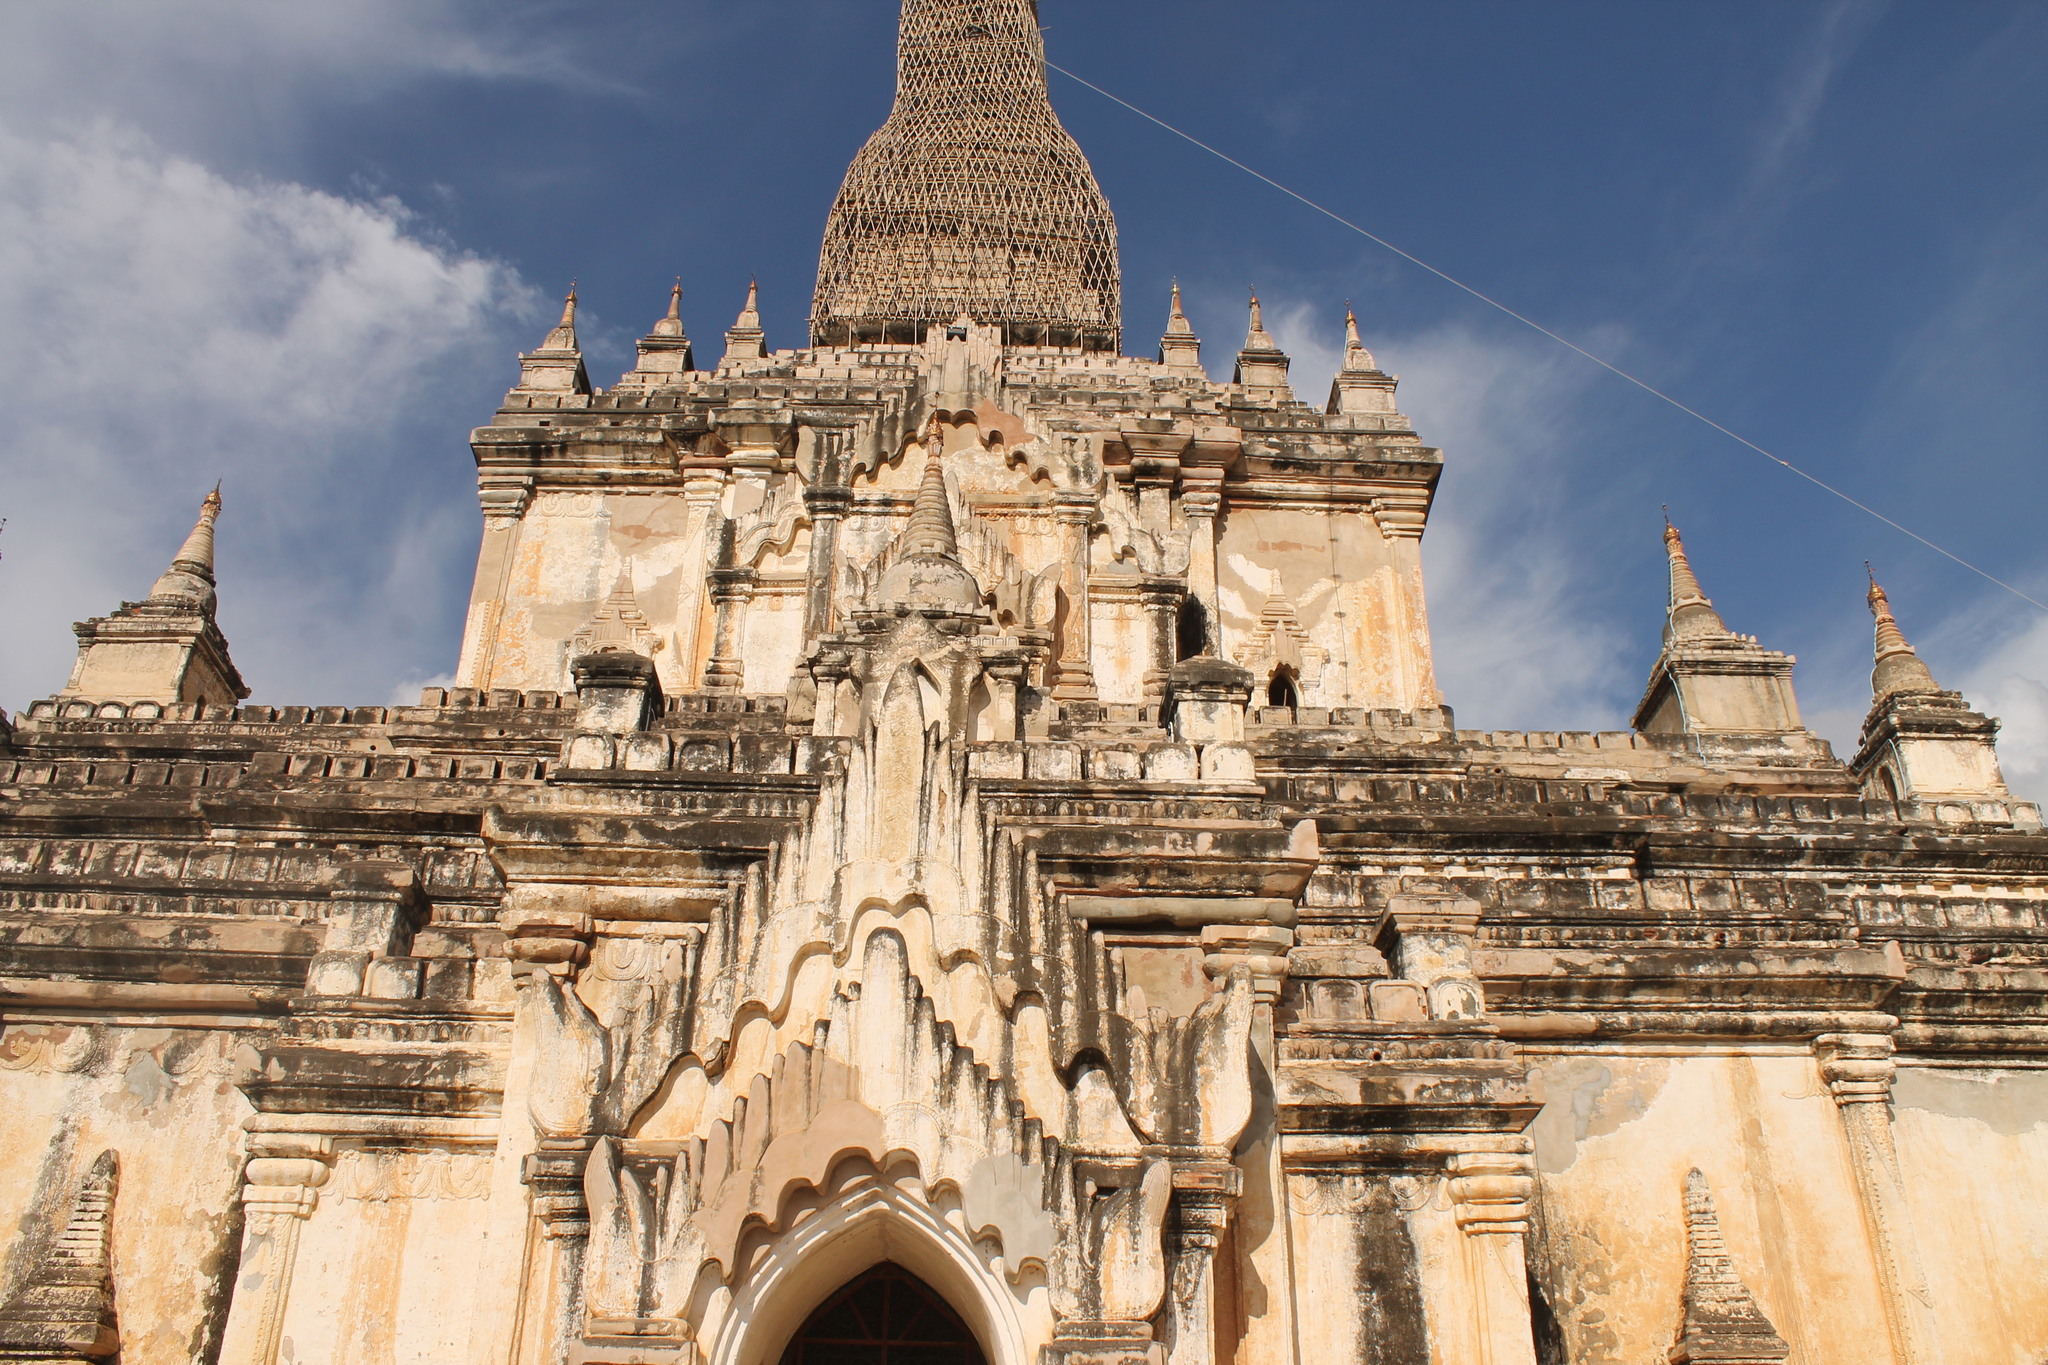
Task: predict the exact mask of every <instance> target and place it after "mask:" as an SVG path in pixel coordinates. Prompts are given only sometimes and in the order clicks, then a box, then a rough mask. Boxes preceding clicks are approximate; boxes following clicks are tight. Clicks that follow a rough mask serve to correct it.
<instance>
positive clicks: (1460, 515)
mask: <svg viewBox="0 0 2048 1365" xmlns="http://www.w3.org/2000/svg"><path fill="white" fill-rule="evenodd" d="M1267 322H1268V326H1269V328H1271V330H1272V331H1273V333H1274V336H1275V338H1276V339H1277V340H1278V341H1279V343H1280V344H1281V346H1282V347H1283V348H1285V349H1286V350H1287V351H1288V352H1289V353H1290V354H1292V355H1293V356H1294V358H1295V369H1294V378H1295V391H1296V392H1297V393H1298V394H1299V395H1300V396H1301V397H1303V398H1305V399H1308V400H1310V401H1319V400H1320V399H1321V398H1322V396H1323V394H1324V393H1325V392H1326V391H1327V386H1328V384H1329V380H1330V376H1331V375H1332V374H1334V373H1335V372H1336V369H1337V366H1338V365H1339V363H1340V362H1341V360H1342V352H1341V348H1340V343H1341V341H1342V337H1343V331H1342V324H1341V321H1339V320H1337V319H1335V318H1333V317H1331V316H1327V315H1322V314H1318V313H1317V312H1316V311H1315V310H1314V309H1313V308H1311V307H1309V306H1307V305H1303V304H1299V303H1295V302H1292V301H1287V300H1275V301H1274V303H1273V304H1272V305H1271V306H1269V308H1268V310H1267ZM1601 340H1602V342H1603V344H1605V345H1607V346H1609V347H1610V348H1611V349H1618V348H1620V346H1621V343H1622V341H1623V338H1621V337H1619V336H1613V335H1608V336H1603V337H1602V338H1601ZM1372 344H1373V349H1374V352H1375V355H1376V356H1377V358H1378V359H1379V360H1380V363H1381V365H1382V366H1383V367H1384V368H1386V369H1388V370H1390V371H1395V372H1398V373H1399V374H1400V375H1401V378H1402V385H1401V391H1400V399H1401V406H1402V409H1403V411H1405V412H1407V413H1408V414H1409V416H1411V417H1412V418H1414V419H1415V421H1416V424H1417V427H1418V429H1419V430H1421V432H1422V433H1423V436H1424V439H1425V440H1427V441H1429V442H1430V444H1432V445H1437V446H1441V447H1442V448H1443V449H1444V452H1445V472H1444V478H1443V486H1442V490H1441V493H1440V495H1439V497H1438V499H1437V503H1436V507H1435V509H1434V510H1433V511H1432V513H1431V515H1430V526H1429V534H1428V536H1427V538H1426V539H1425V540H1424V541H1423V561H1424V565H1425V568H1426V572H1427V582H1428V590H1429V610H1430V624H1431V630H1432V635H1433V637H1434V641H1435V651H1436V663H1437V679H1438V683H1439V685H1440V686H1441V687H1442V689H1443V692H1444V696H1445V699H1446V700H1447V701H1449V702H1450V704H1451V705H1452V706H1453V707H1454V708H1455V709H1456V710H1457V712H1458V716H1459V722H1460V723H1461V724H1464V725H1468V726H1479V727H1485V728H1512V727H1518V726H1519V727H1530V728H1541V729H1553V730H1555V729H1603V728H1610V729H1611V728H1617V727H1625V726H1626V724H1627V720H1628V711H1627V708H1628V707H1629V706H1630V705H1631V704H1632V703H1633V702H1634V700H1635V697H1634V695H1633V693H1634V689H1635V687H1636V684H1637V681H1638V680H1637V679H1635V678H1634V677H1633V676H1632V675H1631V674H1630V672H1629V671H1628V667H1627V663H1626V661H1627V659H1628V658H1629V657H1630V651H1629V649H1628V645H1629V643H1630V638H1629V634H1628V628H1627V626H1626V625H1625V624H1624V623H1620V622H1617V621H1615V620H1613V619H1612V618H1610V617H1609V616H1607V615H1606V614H1605V613H1604V611H1603V605H1602V604H1601V603H1600V602H1599V601H1597V600H1596V595H1595V594H1591V593H1589V592H1588V588H1589V586H1590V585H1591V584H1593V583H1594V582H1596V581H1597V580H1598V579H1599V578H1601V577H1602V576H1603V568H1602V561H1603V560H1605V559H1607V558H1608V556H1609V553H1610V551H1611V547H1609V546H1606V545H1603V544H1596V543H1591V542H1589V541H1588V539H1587V538H1586V537H1585V536H1584V535H1583V534H1581V533H1579V532H1577V531H1576V530H1575V529H1574V528H1575V527H1576V526H1577V525H1578V524H1579V523H1580V522H1581V521H1582V520H1583V516H1582V515H1581V516H1579V517H1567V516H1562V515H1559V513H1560V512H1561V511H1562V510H1563V507H1564V504H1565V501H1566V500H1567V498H1570V497H1574V496H1582V495H1581V494H1578V493H1575V492H1574V491H1571V490H1569V489H1568V484H1570V483H1571V475H1572V472H1573V471H1572V468H1571V462H1572V459H1573V456H1574V452H1575V451H1576V450H1577V448H1578V447H1577V443H1575V442H1574V441H1573V439H1572V431H1573V429H1574V427H1575V426H1576V425H1578V424H1580V423H1581V422H1583V421H1584V420H1587V418H1586V415H1585V412H1584V404H1585V402H1586V399H1587V396H1588V395H1587V385H1588V383H1589V382H1590V381H1591V379H1592V376H1591V374H1590V373H1589V372H1588V371H1586V370H1585V369H1584V367H1582V366H1578V365H1575V364H1573V363H1572V362H1571V361H1570V359H1569V358H1568V357H1566V356H1564V355H1562V354H1560V353H1559V352H1558V351H1557V349H1556V348H1555V347H1554V346H1551V345H1550V344H1548V343H1546V342H1543V341H1541V340H1540V339H1531V340H1528V341H1523V340H1521V339H1520V338H1514V339H1503V338H1501V337H1497V336H1485V335H1481V334H1479V333H1476V332H1473V331H1470V330H1467V329H1463V328H1445V329H1437V330H1431V331H1427V332H1423V333H1419V334H1414V335H1410V336H1392V337H1381V338H1375V339H1374V340H1373V343H1372Z"/></svg>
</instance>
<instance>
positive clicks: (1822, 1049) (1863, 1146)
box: [1813, 1033, 1942, 1365]
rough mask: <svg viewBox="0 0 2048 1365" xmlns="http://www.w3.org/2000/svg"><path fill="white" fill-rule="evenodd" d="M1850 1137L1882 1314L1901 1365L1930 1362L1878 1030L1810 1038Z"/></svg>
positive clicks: (1924, 1302) (1932, 1352) (1932, 1340)
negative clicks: (1882, 1302) (1874, 1256)
mask: <svg viewBox="0 0 2048 1365" xmlns="http://www.w3.org/2000/svg"><path fill="white" fill-rule="evenodd" d="M1813 1048H1814V1054H1815V1055H1816V1056H1817V1057H1818V1058H1819V1059H1820V1074H1821V1079H1822V1080H1824V1081H1826V1082H1827V1086H1828V1091H1829V1093H1830V1094H1832V1095H1833V1096H1834V1099H1835V1106H1836V1108H1837V1109H1838V1110H1839V1112H1840V1113H1841V1115H1842V1131H1843V1134H1844V1135H1845V1136H1846V1137H1847V1138H1848V1140H1849V1160H1850V1165H1852V1166H1853V1167H1854V1168H1855V1171H1856V1188H1857V1191H1858V1193H1860V1194H1861V1195H1862V1197H1863V1219H1864V1222H1865V1224H1866V1225H1867V1226H1868V1227H1869V1229H1870V1241H1871V1245H1872V1248H1873V1249H1874V1250H1875V1251H1876V1253H1877V1268H1878V1274H1879V1276H1880V1278H1881V1279H1882V1280H1883V1283H1884V1299H1885V1312H1886V1316H1887V1317H1888V1318H1889V1320H1890V1323H1891V1329H1892V1341H1893V1344H1894V1346H1895V1347H1896V1349H1897V1351H1898V1358H1899V1360H1900V1362H1901V1365H1936V1363H1937V1362H1939V1361H1940V1360H1941V1359H1942V1354H1941V1350H1940V1346H1939V1342H1938V1338H1937V1336H1936V1334H1935V1330H1934V1324H1933V1323H1932V1321H1931V1320H1930V1313H1929V1309H1930V1306H1931V1305H1930V1303H1929V1300H1928V1292H1927V1276H1926V1273H1925V1272H1924V1271H1923V1270H1922V1269H1921V1267H1920V1252H1919V1247H1918V1245H1917V1239H1916V1238H1915V1237H1914V1235H1913V1225H1912V1218H1911V1215H1910V1213H1909V1212H1908V1210H1907V1207H1906V1190H1905V1185H1904V1183H1903V1182H1902V1181H1901V1179H1900V1175H1899V1155H1898V1150H1897V1149H1896V1148H1895V1147H1894V1146H1893V1144H1892V1111H1891V1098H1892V1078H1893V1076H1894V1075H1895V1074H1896V1073H1897V1071H1898V1064H1897V1063H1895V1062H1894V1061H1893V1060H1892V1040H1891V1036H1890V1035H1889V1034H1883V1033H1824V1034H1822V1035H1821V1036H1820V1037H1818V1038H1816V1039H1814V1040H1813Z"/></svg>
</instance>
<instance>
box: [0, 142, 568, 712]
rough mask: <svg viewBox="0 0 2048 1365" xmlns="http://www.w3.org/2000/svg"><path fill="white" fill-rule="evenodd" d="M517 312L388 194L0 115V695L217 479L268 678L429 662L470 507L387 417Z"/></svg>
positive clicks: (323, 678) (367, 687)
mask: <svg viewBox="0 0 2048 1365" xmlns="http://www.w3.org/2000/svg"><path fill="white" fill-rule="evenodd" d="M534 314H535V300H534V299H533V297H532V294H531V291H530V290H528V289H527V287H526V286H525V285H524V284H523V283H522V282H521V281H520V280H519V278H518V277H517V275H516V274H515V273H514V272H512V271H511V270H510V269H509V268H507V267H506V266H504V265H502V264H499V263H496V262H493V261H489V260H484V259H480V258H477V257H475V256H471V255H467V254H464V253H462V252H459V251H456V250H453V249H451V248H449V247H447V246H445V245H443V244H440V243H437V242H433V241H430V240H423V239H422V238H420V237H418V236H416V235H414V234H413V233H412V232H411V230H410V223H409V219H408V216H407V214H406V212H405V210H404V209H403V208H402V207H401V206H399V205H396V204H393V203H389V202H383V203H368V202H360V201H353V200H348V199H343V198H338V197H336V196H333V195H329V194H323V193H318V192H315V191H313V190H309V189H307V188H305V187H303V186H299V185H293V184H279V183H273V182H264V181H237V180H230V179H228V178H225V177H223V176H221V175H218V174H216V173H214V172H213V171H210V170H209V169H207V168H206V167H205V166H202V165H200V164H198V163H196V162H194V161H191V160H188V159H184V158H181V157H177V156H173V155H170V154H168V153H166V152H164V151H163V150H162V149H160V148H159V147H157V146H156V145H155V144H153V143H152V142H150V141H148V140H147V139H145V138H142V137H141V136H139V135H137V134H135V133H132V132H124V131H122V130H120V129H118V128H115V127H109V126H101V127H99V128H97V129H95V130H93V131H91V132H88V133H84V134H81V135H78V136H75V137H69V138H64V137H52V138H35V137H25V136H19V135H14V134H0V319H5V320H6V322H7V325H6V326H5V327H0V404H4V405H5V408H6V410H7V412H8V415H9V439H8V441H7V442H6V443H5V445H4V447H0V479H4V487H5V490H6V492H5V500H6V506H5V508H4V513H5V515H7V516H8V517H9V518H10V521H9V525H8V528H7V539H8V541H9V544H8V545H7V558H6V560H5V562H4V564H0V615H4V618H5V619H4V625H0V631H4V634H5V637H6V639H7V640H8V644H9V647H8V649H7V650H6V651H5V653H4V654H0V700H4V701H5V702H6V703H7V704H9V705H10V706H13V705H19V704H20V703H21V702H23V701H25V700H28V699H30V698H33V697H37V696H43V695H48V694H49V693H50V692H53V691H54V690H55V689H56V688H57V687H58V686H60V685H61V684H62V683H63V681H64V678H65V676H66V673H67V672H68V668H69V663H70V658H71V654H72V648H73V642H72V639H71V632H70V630H69V629H68V627H69V624H70V623H71V622H72V621H74V620H78V619H81V618H84V617H87V616H92V615H98V614H101V613H104V612H106V611H108V610H110V609H112V608H113V607H114V606H116V605H117V604H118V603H119V602H120V601H121V600H122V599H123V598H134V597H137V596H140V595H141V594H142V593H143V592H145V591H147V588H148V585H149V583H150V581H151V579H152V578H153V577H154V576H155V574H156V573H157V572H159V571H160V570H161V568H162V566H163V564H164V563H165V562H166V561H167V558H168V556H169V554H170V552H171V551H172V550H174V549H175V548H176V546H177V543H178V540H179V538H180V537H181V536H182V534H183V532H184V530H185V529H186V528H187V527H189V525H190V522H191V518H192V515H193V513H194V511H195V510H196V509H197V505H198V501H199V498H200V495H201V494H202V493H204V491H205V490H206V489H207V488H208V487H211V486H212V484H213V482H214V480H215V479H217V478H219V479H224V480H225V481H226V490H225V496H226V500H227V512H226V514H225V516H224V518H223V521H222V527H221V554H222V566H221V576H222V589H221V600H222V608H221V616H222V624H223V627H224V628H225V629H226V630H227V632H228V634H229V637H230V640H231V641H232V642H233V644H234V647H235V651H236V657H237V660H238V662H239V663H240V664H241V666H242V669H243V672H244V673H245V675H247V676H248V677H249V678H250V680H251V682H252V683H253V684H254V685H255V686H256V687H257V688H258V691H259V694H260V695H261V696H263V697H266V698H270V699H277V698H280V697H289V698H291V699H294V700H312V699H314V698H315V697H319V698H329V697H332V698H335V699H340V698H345V697H350V696H363V695H382V694H383V692H384V691H385V690H386V689H387V688H388V687H389V686H390V685H391V681H392V679H393V678H394V677H395V676H397V675H398V674H400V673H403V672H405V671H407V670H408V669H412V670H417V669H418V668H419V667H420V666H421V662H422V661H425V662H428V663H431V662H435V661H439V660H442V659H445V658H446V657H447V656H448V655H450V654H451V653H452V651H453V649H454V642H453V640H452V639H451V638H449V636H450V635H451V633H452V623H451V622H449V621H446V620H443V619H439V617H440V616H441V615H443V614H445V612H444V611H443V610H442V609H441V608H438V607H437V606H436V605H434V604H437V603H445V602H447V601H449V600H451V599H452V600H455V601H459V600H460V593H459V589H458V590H456V591H454V592H451V591H450V590H449V589H450V587H451V586H452V584H453V582H454V581H457V580H459V578H460V576H462V575H463V574H464V573H466V567H467V566H466V563H465V561H466V560H467V558H468V557H469V555H470V554H471V553H472V547H473V546H474V543H475V542H474V538H473V537H474V534H475V533H474V530H473V528H472V527H471V526H470V524H469V518H471V517H473V516H474V511H473V504H472V503H471V501H470V498H471V494H470V493H469V491H468V488H467V486H466V485H467V477H466V475H465V474H464V473H463V472H462V463H463V462H460V461H459V460H450V461H446V462H443V466H437V467H436V468H435V469H433V470H424V471H408V474H409V477H400V474H399V469H400V466H399V465H398V464H397V463H396V462H399V461H403V460H405V459H406V450H407V443H406V441H405V440H404V439H402V438H403V437H405V436H406V435H408V434H409V431H408V429H409V427H411V426H412V425H413V424H415V423H419V422H421V421H431V422H432V423H434V424H435V426H436V428H437V429H439V428H452V430H453V431H456V432H459V431H460V429H461V425H462V424H461V421H460V419H459V418H451V417H450V416H449V415H447V414H445V413H444V412H443V411H442V408H443V407H444V406H445V405H446V400H445V396H444V395H445V394H446V393H447V392H448V391H450V390H453V391H455V392H456V393H459V394H461V395H462V396H463V398H464V400H465V401H464V403H463V406H465V407H468V406H472V405H473V404H474V398H475V397H482V396H483V395H485V394H487V393H488V391H489V389H490V388H492V387H496V384H497V383H499V382H502V380H503V378H504V371H505V370H506V369H507V366H508V363H509V358H510V353H511V351H512V349H513V348H514V346H515V345H516V343H517V341H518V340H519V339H520V338H521V337H522V336H523V333H524V330H526V329H525V328H522V327H519V326H517V325H515V324H517V323H519V322H520V321H522V320H526V319H530V318H531V317H532V316H534ZM484 401H486V402H487V401H488V399H487V398H486V399H485V400H484ZM454 439H455V440H457V441H459V439H460V437H459V435H458V436H455V437H454ZM401 486H402V487H406V488H407V489H408V495H407V496H406V497H404V498H391V497H388V496H380V495H379V494H377V493H376V492H374V491H372V490H375V489H378V488H385V489H389V488H393V487H401Z"/></svg>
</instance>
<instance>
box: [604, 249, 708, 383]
mask: <svg viewBox="0 0 2048 1365" xmlns="http://www.w3.org/2000/svg"><path fill="white" fill-rule="evenodd" d="M638 349H639V353H640V359H639V362H638V363H637V364H636V365H634V367H633V368H632V369H631V370H630V371H628V372H627V373H626V374H625V376H624V377H623V378H621V379H620V380H619V385H618V387H619V388H620V389H621V390H625V391H628V392H641V393H646V392H651V391H652V390H655V389H659V388H665V387H668V386H670V385H673V384H679V383H681V382H682V380H683V376H684V375H686V374H688V373H689V372H690V370H691V369H692V368H693V367H694V359H693V355H692V351H691V348H690V338H689V337H688V336H687V335H685V334H684V332H683V281H682V277H681V276H678V277H677V278H676V283H675V288H673V289H671V290H670V291H669V295H668V312H667V313H666V314H665V315H663V317H662V318H661V320H660V321H658V322H656V323H655V324H654V330H653V331H651V332H649V333H648V334H647V335H646V336H644V337H641V338H640V341H639V346H638Z"/></svg>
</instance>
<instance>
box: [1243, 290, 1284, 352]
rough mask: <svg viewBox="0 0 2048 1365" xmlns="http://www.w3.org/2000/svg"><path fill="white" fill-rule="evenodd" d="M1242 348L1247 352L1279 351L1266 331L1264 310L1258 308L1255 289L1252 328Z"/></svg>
mask: <svg viewBox="0 0 2048 1365" xmlns="http://www.w3.org/2000/svg"><path fill="white" fill-rule="evenodd" d="M1244 348H1245V349H1246V350H1247V351H1277V350H1279V349H1280V348H1279V347H1278V346H1275V345H1274V344H1273V338H1272V337H1271V336H1270V335H1269V334H1268V333H1267V331H1266V314H1265V310H1264V309H1263V308H1262V307H1260V306H1259V291H1258V290H1257V289H1256V288H1255V289H1253V290H1252V327H1251V331H1250V333H1249V334H1247V335H1246V337H1245V339H1244Z"/></svg>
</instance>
